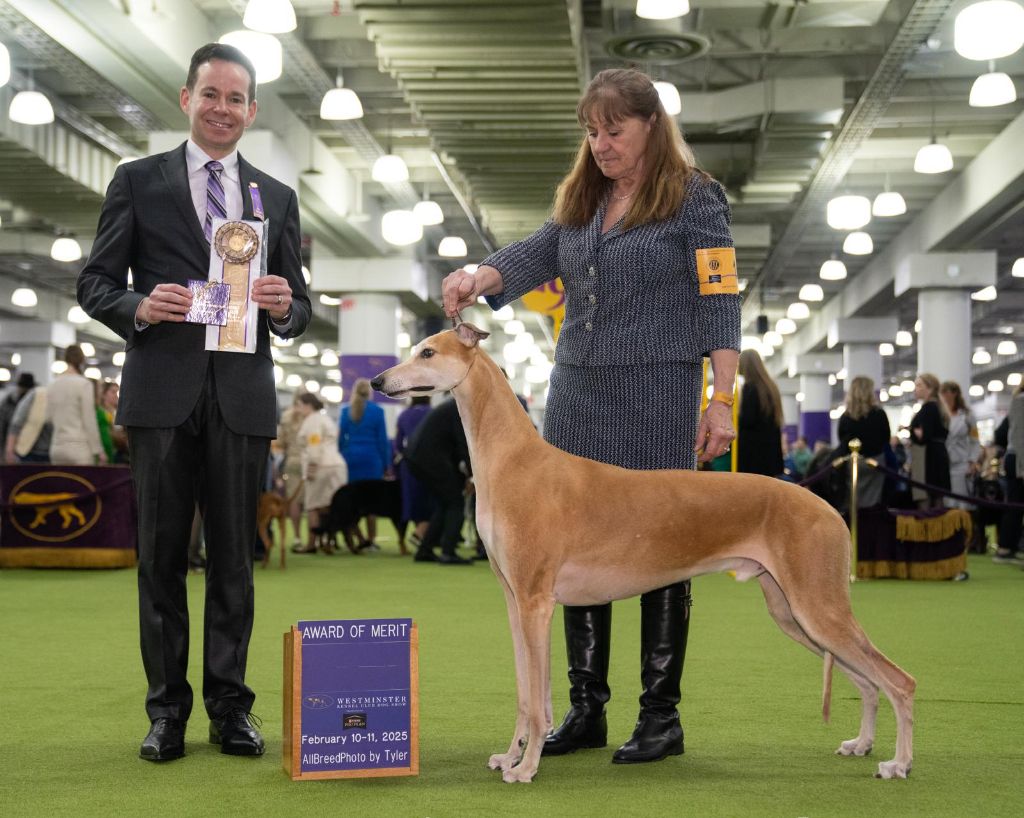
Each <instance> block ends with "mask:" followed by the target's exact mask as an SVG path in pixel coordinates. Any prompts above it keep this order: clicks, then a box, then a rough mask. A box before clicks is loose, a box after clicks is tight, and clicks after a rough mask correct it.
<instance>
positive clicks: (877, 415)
mask: <svg viewBox="0 0 1024 818" xmlns="http://www.w3.org/2000/svg"><path fill="white" fill-rule="evenodd" d="M837 434H838V436H839V447H838V449H837V450H836V455H837V456H842V455H845V454H849V453H850V441H851V440H854V439H856V440H859V441H860V454H861V456H862V457H871V458H874V459H875V460H876V461H878V462H880V463H881V464H882V465H886V461H885V451H886V447H887V446H888V444H889V438H890V437H891V436H892V429H890V428H889V417H888V415H886V414H885V410H884V409H882V407H881V406H880V405H879V403H878V393H877V392H876V391H875V382H874V381H873V380H871V378H868V377H866V376H864V375H858V376H857V377H855V378H854V379H853V380H851V381H850V386H849V388H848V389H847V390H846V409H845V411H844V412H843V414H842V416H841V417H840V418H839V427H838V430H837ZM849 474H850V469H849V468H848V467H847V469H846V475H847V478H846V484H847V486H849ZM884 489H885V473H884V472H880V471H878V470H877V469H873V468H871V467H868V466H866V467H863V468H861V469H859V479H858V486H857V506H858V508H867V507H869V506H874V505H878V504H879V503H881V502H882V498H883V492H884ZM845 499H846V501H847V502H846V504H845V505H849V492H848V491H847V493H846V497H845Z"/></svg>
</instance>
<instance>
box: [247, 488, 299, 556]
mask: <svg viewBox="0 0 1024 818" xmlns="http://www.w3.org/2000/svg"><path fill="white" fill-rule="evenodd" d="M302 484H303V481H302V480H299V484H298V485H297V486H296V487H295V491H294V492H293V493H292V496H291V497H282V496H281V495H280V494H278V493H277V492H275V491H265V492H263V494H261V495H260V504H259V506H258V508H257V509H256V531H257V533H258V534H259V535H260V539H261V540H263V560H262V562H261V564H262V566H263V567H264V568H266V567H267V566H268V565H269V564H270V549H272V548H273V547H274V541H273V540H272V539H271V538H270V536H269V535H268V534H267V529H268V528H269V527H270V523H271V522H272V521H273V520H277V530H278V534H279V536H280V539H281V570H284V567H285V564H284V563H285V555H286V554H287V552H288V549H287V548H285V547H284V524H285V521H286V520H287V519H288V509H289V508H291V506H292V503H294V502H295V498H296V497H298V496H299V492H300V491H302Z"/></svg>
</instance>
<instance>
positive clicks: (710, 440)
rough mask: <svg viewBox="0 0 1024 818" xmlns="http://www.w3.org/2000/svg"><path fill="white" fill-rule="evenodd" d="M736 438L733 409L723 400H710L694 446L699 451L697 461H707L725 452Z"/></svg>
mask: <svg viewBox="0 0 1024 818" xmlns="http://www.w3.org/2000/svg"><path fill="white" fill-rule="evenodd" d="M735 439H736V430H735V429H733V426H732V409H731V408H730V407H728V406H726V405H725V404H724V403H722V402H721V401H717V400H713V401H710V402H709V403H708V407H707V409H705V410H704V414H703V415H701V416H700V423H699V424H698V425H697V441H696V443H695V444H694V447H693V450H694V451H695V452H697V453H698V454H697V461H698V462H700V463H707V462H709V461H711V460H714V459H715V458H716V457H719V456H720V455H723V454H725V453H726V452H727V451H729V446H731V445H732V442H733V441H734V440H735Z"/></svg>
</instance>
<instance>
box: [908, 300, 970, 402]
mask: <svg viewBox="0 0 1024 818" xmlns="http://www.w3.org/2000/svg"><path fill="white" fill-rule="evenodd" d="M917 316H918V318H919V319H920V320H921V331H920V332H919V333H918V336H917V371H918V372H931V373H932V374H934V375H935V377H937V378H938V379H939V380H940V381H946V380H951V381H956V382H957V383H958V384H960V388H961V389H962V390H963V391H964V394H966V393H967V390H968V388H970V385H971V354H972V346H971V294H970V291H969V290H938V289H934V290H921V291H920V292H919V293H918V294H917Z"/></svg>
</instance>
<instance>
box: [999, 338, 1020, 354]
mask: <svg viewBox="0 0 1024 818" xmlns="http://www.w3.org/2000/svg"><path fill="white" fill-rule="evenodd" d="M996 354H997V355H1016V354H1017V343H1016V341H1000V342H999V345H998V346H997V347H996Z"/></svg>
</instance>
